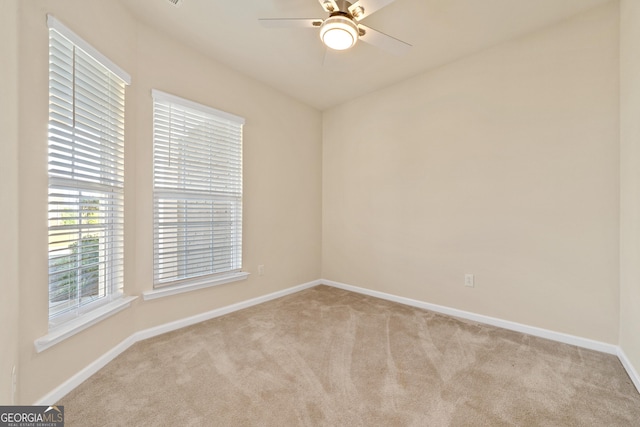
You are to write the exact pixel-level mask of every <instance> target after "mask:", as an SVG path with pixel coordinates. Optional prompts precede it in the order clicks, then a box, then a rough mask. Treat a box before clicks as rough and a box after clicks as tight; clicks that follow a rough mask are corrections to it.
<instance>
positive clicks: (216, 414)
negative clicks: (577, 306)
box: [60, 286, 640, 426]
mask: <svg viewBox="0 0 640 427" xmlns="http://www.w3.org/2000/svg"><path fill="white" fill-rule="evenodd" d="M60 404H62V405H64V406H65V417H66V422H67V424H66V425H68V426H514V425H517V426H574V425H575V426H639V425H640V394H638V392H637V391H636V390H635V388H634V386H633V384H632V382H631V380H630V379H629V377H628V376H627V374H626V372H625V371H624V369H623V367H622V365H621V364H620V362H619V361H618V359H617V358H616V357H615V356H611V355H607V354H601V353H598V352H594V351H590V350H584V349H580V348H577V347H573V346H570V345H564V344H558V343H555V342H551V341H547V340H544V339H540V338H535V337H531V336H528V335H523V334H520V333H515V332H509V331H506V330H502V329H499V328H495V327H491V326H484V325H478V324H475V323H473V322H468V321H463V320H459V319H456V318H452V317H447V316H443V315H439V314H435V313H432V312H428V311H424V310H420V309H416V308H412V307H408V306H404V305H401V304H396V303H392V302H388V301H384V300H379V299H376V298H371V297H367V296H363V295H359V294H355V293H351V292H347V291H343V290H340V289H335V288H330V287H327V286H318V287H315V288H312V289H308V290H305V291H302V292H299V293H297V294H293V295H289V296H287V297H284V298H281V299H278V300H274V301H271V302H268V303H264V304H261V305H259V306H255V307H252V308H248V309H245V310H242V311H239V312H235V313H232V314H229V315H226V316H223V317H219V318H216V319H212V320H209V321H206V322H203V323H201V324H198V325H194V326H191V327H188V328H185V329H181V330H178V331H175V332H171V333H169V334H165V335H162V336H159V337H156V338H152V339H149V340H147V341H144V342H140V343H138V344H136V345H134V346H132V347H131V348H130V349H128V350H127V351H126V352H124V353H123V354H121V355H120V356H119V357H117V358H116V359H115V360H114V361H112V362H111V363H110V364H108V365H107V366H106V367H105V368H103V369H102V370H101V371H99V372H98V373H97V374H95V375H94V376H93V377H91V378H90V379H89V380H87V381H86V382H84V383H83V384H82V385H80V386H79V387H78V388H76V389H75V390H74V391H73V392H71V393H70V394H69V395H68V396H66V397H65V398H64V399H62V401H61V402H60Z"/></svg>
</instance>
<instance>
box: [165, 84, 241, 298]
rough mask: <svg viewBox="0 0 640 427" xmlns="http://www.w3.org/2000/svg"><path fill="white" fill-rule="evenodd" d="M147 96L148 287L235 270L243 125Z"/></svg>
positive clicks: (238, 252) (177, 101)
mask: <svg viewBox="0 0 640 427" xmlns="http://www.w3.org/2000/svg"><path fill="white" fill-rule="evenodd" d="M153 98H154V116H153V129H154V133H153V200H154V217H153V226H154V286H155V287H156V288H158V287H161V286H166V285H180V284H191V283H193V282H195V281H203V280H207V278H208V277H210V276H212V275H220V274H224V273H231V272H237V271H240V269H241V268H242V125H243V124H244V119H242V118H240V117H237V116H234V115H232V114H228V113H225V112H222V111H218V110H215V109H213V108H210V107H206V106H203V105H200V104H197V103H194V102H191V101H187V100H185V99H182V98H178V97H176V96H173V95H169V94H166V93H163V92H160V91H155V90H154V91H153Z"/></svg>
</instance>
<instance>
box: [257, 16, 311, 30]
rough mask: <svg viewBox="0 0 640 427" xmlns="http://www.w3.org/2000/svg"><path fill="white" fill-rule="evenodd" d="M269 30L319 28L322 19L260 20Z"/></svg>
mask: <svg viewBox="0 0 640 427" xmlns="http://www.w3.org/2000/svg"><path fill="white" fill-rule="evenodd" d="M258 21H260V23H261V24H262V26H263V27H267V28H318V27H319V26H320V25H322V19H307V18H262V19H258Z"/></svg>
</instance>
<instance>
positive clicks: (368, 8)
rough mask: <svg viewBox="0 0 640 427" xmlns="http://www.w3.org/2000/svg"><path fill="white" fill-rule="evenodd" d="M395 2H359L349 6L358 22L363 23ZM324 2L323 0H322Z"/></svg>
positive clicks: (387, 0) (368, 0)
mask: <svg viewBox="0 0 640 427" xmlns="http://www.w3.org/2000/svg"><path fill="white" fill-rule="evenodd" d="M394 1H395V0H358V1H357V2H355V3H353V4H352V5H351V6H349V13H350V14H351V15H353V18H354V19H355V20H356V21H361V20H363V19H364V18H366V17H367V16H369V15H371V14H372V13H374V12H376V11H378V10H380V9H382V8H383V7H385V6H386V5H388V4H389V3H393V2H394ZM320 2H322V0H320Z"/></svg>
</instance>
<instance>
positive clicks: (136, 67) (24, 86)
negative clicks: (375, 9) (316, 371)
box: [0, 0, 321, 404]
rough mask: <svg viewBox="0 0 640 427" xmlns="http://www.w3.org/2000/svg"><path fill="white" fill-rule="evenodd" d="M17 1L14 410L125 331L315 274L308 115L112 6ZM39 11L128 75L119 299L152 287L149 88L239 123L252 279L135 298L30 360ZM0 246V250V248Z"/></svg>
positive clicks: (35, 286)
mask: <svg viewBox="0 0 640 427" xmlns="http://www.w3.org/2000/svg"><path fill="white" fill-rule="evenodd" d="M19 4H20V13H19V25H20V28H19V34H20V44H19V46H20V57H19V72H20V76H21V80H20V86H19V96H20V103H19V113H20V117H19V119H18V120H19V122H18V123H19V130H20V147H19V148H20V151H19V163H18V164H19V174H20V180H21V181H20V186H19V187H16V186H15V185H14V186H13V188H12V191H13V192H14V193H15V192H16V191H17V190H18V189H19V190H20V204H19V209H20V211H19V212H20V219H21V223H20V227H19V242H20V248H19V255H20V263H19V267H20V269H19V273H20V274H19V284H20V312H19V316H20V317H19V323H20V328H19V332H20V340H19V361H20V377H21V381H20V383H21V384H20V386H21V387H20V393H19V401H20V403H24V404H31V403H33V402H34V401H36V400H37V399H39V398H41V397H42V396H43V395H45V394H46V393H48V392H50V391H51V390H53V389H54V388H55V387H57V386H58V385H60V384H61V383H62V382H64V381H65V380H67V379H68V378H70V377H71V376H72V375H74V374H75V373H77V372H78V371H80V370H81V369H82V368H84V367H85V366H87V365H88V364H89V363H91V362H93V361H94V360H96V359H97V358H98V357H99V356H101V355H103V354H104V353H106V352H107V351H108V350H109V349H111V348H113V347H114V346H115V345H117V344H118V343H120V342H121V341H122V340H123V339H125V338H126V337H128V336H130V335H131V334H132V333H133V332H135V331H138V330H142V329H145V328H149V327H152V326H156V325H160V324H164V323H167V322H170V321H173V320H177V319H181V318H184V317H187V316H192V315H195V314H198V313H201V312H204V311H209V310H212V309H214V308H217V307H221V306H224V305H228V304H230V303H235V302H239V301H243V300H246V299H248V298H252V297H256V296H260V295H264V294H267V293H270V292H274V291H277V290H280V289H285V288H289V287H291V286H294V285H298V284H301V283H304V282H307V281H311V280H315V279H317V278H318V277H320V242H321V240H320V239H321V219H320V215H321V208H320V203H321V114H320V113H319V112H318V111H316V110H314V109H312V108H310V107H307V106H305V105H302V104H300V103H299V102H297V101H294V100H292V99H290V98H288V97H286V96H284V95H281V94H279V93H278V92H276V91H274V90H272V89H270V88H268V87H266V86H264V85H263V84H261V83H258V82H256V81H254V80H251V79H249V78H246V77H243V76H241V75H238V74H237V73H234V72H233V71H230V70H229V69H227V68H225V67H222V66H220V65H219V64H217V63H215V62H213V61H211V60H208V59H205V58H204V57H203V56H201V55H200V54H198V53H196V52H194V51H192V50H189V49H188V48H185V47H184V46H181V45H178V44H176V43H175V42H173V41H172V40H171V39H169V38H166V37H165V36H164V35H162V34H159V33H155V32H153V31H151V30H149V29H148V28H146V27H145V26H143V25H141V24H139V23H137V21H136V20H135V19H133V17H131V16H130V15H129V14H128V12H127V11H126V10H125V9H124V8H123V7H122V6H120V3H119V2H111V1H109V2H105V1H99V0H90V1H87V0H57V1H55V2H51V1H46V0H30V1H28V2H19ZM47 13H52V14H53V15H54V16H56V17H57V18H58V19H59V20H61V21H62V22H63V23H65V24H66V25H67V26H69V27H70V28H71V29H72V30H74V31H75V32H76V33H78V34H79V35H80V36H81V37H83V38H84V39H85V40H87V41H88V42H89V43H91V44H93V45H94V47H96V48H97V49H98V50H100V51H101V52H102V53H103V54H105V55H106V56H107V57H109V58H110V59H111V60H113V61H114V62H115V63H117V64H118V65H119V66H121V67H122V68H123V69H124V70H126V71H127V72H128V73H130V74H131V76H132V81H133V83H132V85H131V86H129V87H128V88H127V104H126V121H127V128H126V142H125V143H126V149H125V150H126V151H125V154H126V165H125V168H126V169H125V176H126V190H125V191H126V193H125V209H126V217H125V220H126V230H125V236H126V242H125V245H126V246H125V250H126V255H125V256H126V258H125V263H126V267H125V293H127V294H129V295H140V294H141V293H142V292H143V291H145V290H150V289H151V288H152V255H151V254H152V249H151V248H152V229H151V219H152V215H151V209H152V199H151V173H152V172H151V171H152V169H151V166H152V165H151V150H152V140H151V136H152V134H151V130H152V116H151V111H152V110H151V108H152V106H151V94H150V92H151V88H156V89H160V90H163V91H165V92H170V93H173V94H175V95H178V96H182V97H185V98H188V99H192V100H194V101H197V102H201V103H204V104H207V105H209V106H212V107H214V108H217V109H220V110H224V111H228V112H231V113H234V114H237V115H240V116H243V117H245V118H246V122H247V123H246V125H245V130H244V171H245V172H244V173H245V175H244V189H245V193H244V265H245V268H244V270H245V271H248V272H250V273H253V274H252V275H251V276H250V277H249V279H248V280H247V281H243V282H236V283H232V284H227V285H221V286H218V287H214V288H209V289H206V290H200V291H195V292H191V293H187V294H182V295H179V296H173V297H167V298H161V299H157V300H152V301H146V302H145V301H142V298H139V299H138V300H136V301H135V302H134V305H133V307H132V308H130V309H127V310H125V311H123V312H121V313H118V314H117V315H115V316H113V317H111V318H109V319H107V320H105V321H103V322H101V323H99V324H98V325H95V326H93V327H91V328H89V329H87V330H85V331H83V332H81V333H79V334H77V335H75V336H74V337H72V338H70V339H68V340H66V341H64V342H63V343H61V344H58V345H56V346H54V347H52V348H50V349H48V350H45V351H44V352H42V353H39V354H38V353H36V352H35V350H34V346H33V341H34V340H35V339H36V338H38V337H40V336H42V335H44V334H46V333H47V296H46V287H47V253H46V246H47V229H46V197H47V196H46V195H47V173H46V162H47V154H46V153H47V147H46V128H47V96H48V93H47V92H48V91H47V55H48V50H47V45H48V39H47V26H46V14H47ZM13 103H14V106H15V105H16V104H17V103H16V102H15V100H14V102H13ZM3 172H4V173H7V172H6V170H3ZM3 214H4V213H3ZM3 218H4V217H3ZM3 242H5V243H3V246H2V250H3V251H5V250H7V251H8V250H10V247H9V246H4V245H5V244H6V240H4V239H3ZM258 264H264V265H265V268H266V274H265V275H264V276H258V275H257V271H256V270H257V266H258ZM14 301H15V300H14ZM3 307H4V306H3ZM8 363H9V362H7V364H8ZM5 365H6V364H5V362H4V361H3V363H2V366H0V369H2V371H1V372H0V374H1V375H2V377H3V378H4V376H5V375H6V373H5V370H6V369H5ZM7 366H8V365H7ZM0 384H2V386H4V384H5V382H4V380H2V382H1V383H0Z"/></svg>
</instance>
